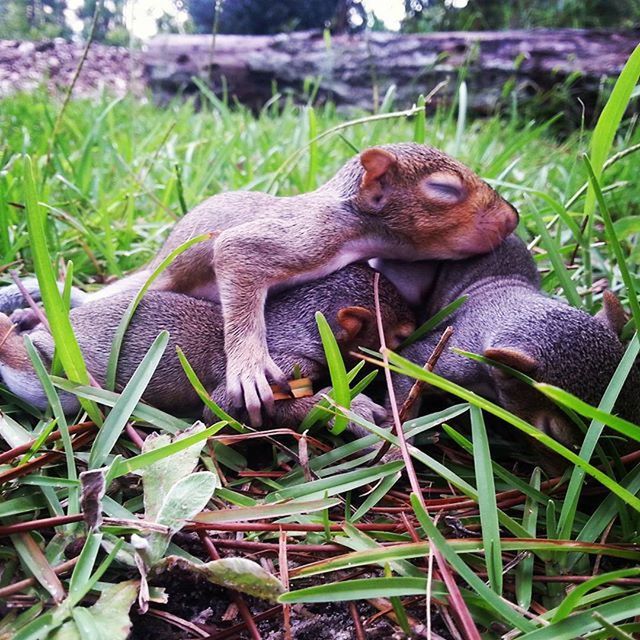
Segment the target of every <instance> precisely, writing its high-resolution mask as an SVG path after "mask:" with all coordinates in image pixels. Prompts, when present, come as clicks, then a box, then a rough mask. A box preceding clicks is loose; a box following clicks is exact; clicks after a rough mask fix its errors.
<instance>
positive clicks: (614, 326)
mask: <svg viewBox="0 0 640 640" xmlns="http://www.w3.org/2000/svg"><path fill="white" fill-rule="evenodd" d="M594 318H595V319H596V320H598V322H601V323H602V324H603V325H604V326H605V327H609V329H611V331H613V332H614V333H615V334H616V335H617V336H618V337H620V334H621V333H622V330H623V329H624V325H625V324H627V319H628V316H627V312H626V311H625V310H624V307H623V306H622V303H621V302H620V300H618V297H617V296H616V294H615V293H612V292H611V291H609V290H607V291H605V292H604V293H603V294H602V309H601V310H600V311H598V313H596V315H595V316H594Z"/></svg>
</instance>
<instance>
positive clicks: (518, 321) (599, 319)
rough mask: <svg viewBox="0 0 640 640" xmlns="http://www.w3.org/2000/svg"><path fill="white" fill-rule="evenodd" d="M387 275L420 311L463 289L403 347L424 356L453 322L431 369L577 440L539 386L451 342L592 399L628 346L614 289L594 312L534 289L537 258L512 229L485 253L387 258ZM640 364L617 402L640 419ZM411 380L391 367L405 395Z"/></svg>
mask: <svg viewBox="0 0 640 640" xmlns="http://www.w3.org/2000/svg"><path fill="white" fill-rule="evenodd" d="M386 266H387V267H388V269H387V273H388V274H389V275H390V279H391V280H392V282H394V283H395V282H398V283H399V284H402V285H403V286H402V287H401V289H402V290H403V291H404V292H405V293H407V292H409V293H408V295H409V297H410V298H412V302H413V303H416V302H417V301H418V300H419V299H420V297H421V296H422V299H423V310H424V312H425V316H426V317H431V316H432V315H433V314H434V313H435V312H437V311H438V310H440V309H442V308H443V307H445V306H446V305H448V304H449V303H451V302H453V301H454V300H456V299H457V298H459V297H460V296H463V295H466V296H468V299H467V300H466V302H464V303H463V304H462V306H461V307H459V308H458V309H457V310H456V311H455V312H454V313H453V314H452V315H451V316H450V317H448V318H446V319H445V320H444V321H443V323H442V324H441V326H439V327H437V328H435V330H434V331H432V332H431V333H430V334H428V335H427V336H426V337H425V338H423V339H422V340H420V341H418V342H416V343H414V344H413V345H411V346H409V347H407V348H406V349H405V350H404V351H403V352H402V355H403V356H404V357H406V358H408V359H409V360H412V361H413V362H416V363H419V364H421V365H422V364H424V363H425V362H426V361H427V359H428V358H429V356H430V355H431V353H432V352H433V349H434V348H435V346H436V344H437V343H438V340H439V338H440V336H441V334H442V331H443V329H444V327H445V326H447V325H451V326H452V327H453V335H452V337H451V339H450V340H449V342H448V343H447V348H446V349H445V350H444V352H443V353H442V355H441V356H440V358H439V359H438V361H437V364H436V366H435V369H434V372H435V373H437V374H439V375H441V376H443V377H445V378H447V379H449V380H452V381H453V382H456V383H458V384H460V385H462V386H464V387H465V388H466V389H469V390H472V391H476V392H477V393H479V394H481V395H483V396H485V397H489V398H490V399H492V400H495V401H497V402H498V403H499V404H500V405H502V406H503V407H504V408H505V409H508V410H509V411H511V412H512V413H514V414H515V415H517V416H519V417H521V418H523V419H524V420H526V421H527V422H529V423H530V424H532V425H534V426H535V427H537V428H538V429H540V430H541V431H543V432H545V433H547V434H548V435H551V436H552V437H554V438H556V439H557V440H559V441H560V442H562V443H563V444H565V445H573V444H575V443H576V441H577V440H576V436H577V433H576V427H575V425H573V423H572V422H571V421H570V420H569V419H568V418H567V416H566V414H565V413H564V412H563V411H561V410H560V409H559V408H558V407H557V406H556V405H555V404H553V403H552V402H551V401H549V400H547V399H546V398H545V397H544V396H543V395H542V394H541V393H539V392H538V391H537V390H535V389H534V388H532V387H531V386H529V385H527V384H526V383H524V382H521V381H519V380H517V379H516V378H515V377H513V376H511V375H509V374H508V373H506V372H504V371H503V370H501V369H498V368H497V367H491V366H488V365H486V364H483V363H481V362H477V361H475V360H470V359H469V358H466V357H464V356H462V355H459V354H457V353H455V352H454V351H452V350H451V349H452V348H453V347H457V348H459V349H462V350H464V351H470V352H473V353H478V354H481V355H485V356H486V357H488V358H491V359H492V360H495V361H497V362H499V363H501V364H505V365H508V366H509V367H512V368H513V369H516V370H518V371H520V372H522V373H524V374H526V375H528V376H530V377H531V378H533V379H535V380H536V381H539V382H546V383H549V384H553V385H556V386H558V387H561V388H562V389H565V390H566V391H569V392H570V393H572V394H574V395H576V396H578V397H579V398H581V399H582V400H584V401H585V402H588V403H589V404H591V405H596V406H597V405H598V403H599V402H600V399H601V398H602V394H603V393H604V391H605V389H606V387H607V385H608V383H609V381H610V380H611V377H612V375H613V373H614V371H615V370H616V367H617V365H618V364H619V362H620V359H621V358H622V355H623V352H624V349H623V346H622V343H621V342H620V340H619V338H618V335H619V333H620V331H621V328H622V326H623V325H624V322H625V313H624V310H623V309H622V306H621V305H620V302H619V301H618V300H617V298H616V297H615V296H614V295H613V294H611V293H608V294H605V297H604V308H603V310H602V311H601V312H600V313H599V314H597V315H596V316H595V317H593V316H590V315H589V314H587V313H585V312H584V311H580V310H578V309H575V308H573V307H571V306H569V305H568V304H566V303H563V302H560V301H558V300H554V299H552V298H550V297H548V296H547V295H545V294H543V293H542V292H541V291H540V280H539V276H538V272H537V269H536V265H535V262H534V260H533V258H532V256H531V254H530V253H529V251H528V250H527V247H526V245H525V244H524V243H523V242H522V241H521V240H520V239H519V238H517V237H516V236H515V235H512V236H510V237H509V238H507V239H506V240H505V241H504V242H503V243H502V244H501V245H500V247H498V248H497V249H496V250H494V251H493V252H492V253H491V254H487V255H485V256H481V257H476V258H471V259H467V260H462V261H460V262H450V263H441V264H436V263H432V262H425V263H413V264H404V265H403V264H401V263H393V264H388V265H386ZM639 383H640V373H639V372H638V369H637V368H636V369H634V370H632V372H631V374H630V376H629V377H628V379H627V382H626V384H625V386H624V387H623V389H622V392H621V394H620V396H619V398H618V402H617V404H616V408H615V410H616V412H617V413H619V414H620V415H622V416H623V417H625V418H627V419H628V420H631V421H632V422H635V423H640V393H638V388H640V384H639ZM412 384H413V380H412V379H410V378H407V377H405V376H396V378H395V379H394V388H395V390H396V394H397V400H398V402H399V403H402V402H403V401H404V400H405V398H406V397H407V395H408V393H409V390H410V389H411V386H412Z"/></svg>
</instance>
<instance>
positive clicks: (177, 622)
mask: <svg viewBox="0 0 640 640" xmlns="http://www.w3.org/2000/svg"><path fill="white" fill-rule="evenodd" d="M147 614H148V615H150V616H153V617H154V618H158V619H160V620H163V621H164V622H166V623H167V624H170V625H172V626H174V627H177V628H178V629H182V630H183V631H188V632H189V633H194V634H196V635H197V636H200V637H201V638H208V637H209V633H208V632H207V631H204V630H203V629H201V628H200V627H199V626H198V625H197V624H194V623H193V622H189V620H184V619H183V618H180V617H178V616H176V615H174V614H173V613H169V612H168V611H161V610H160V609H151V608H149V609H147Z"/></svg>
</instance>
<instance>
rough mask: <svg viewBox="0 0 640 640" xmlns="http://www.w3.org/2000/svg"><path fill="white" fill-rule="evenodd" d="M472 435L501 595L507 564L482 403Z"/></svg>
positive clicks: (489, 556) (490, 558)
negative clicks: (501, 543) (501, 539)
mask: <svg viewBox="0 0 640 640" xmlns="http://www.w3.org/2000/svg"><path fill="white" fill-rule="evenodd" d="M471 435H472V439H473V464H474V468H475V472H476V486H477V488H478V507H479V509H480V524H481V525H482V541H483V543H484V554H485V562H486V565H487V574H488V576H489V584H490V585H491V588H492V589H493V590H494V591H495V592H496V593H497V594H498V595H501V594H502V571H503V566H502V549H501V547H500V525H499V523H498V505H497V502H496V487H495V483H494V481H493V468H492V465H491V451H490V450H489V438H488V437H487V430H486V428H485V425H484V419H483V417H482V411H481V410H480V409H479V408H478V407H471Z"/></svg>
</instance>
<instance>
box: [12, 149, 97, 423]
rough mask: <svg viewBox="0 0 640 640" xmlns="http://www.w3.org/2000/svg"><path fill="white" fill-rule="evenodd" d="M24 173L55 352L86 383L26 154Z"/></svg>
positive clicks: (89, 406) (93, 409)
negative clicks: (56, 276)
mask: <svg viewBox="0 0 640 640" xmlns="http://www.w3.org/2000/svg"><path fill="white" fill-rule="evenodd" d="M23 177H24V200H25V208H26V215H27V229H28V232H29V243H30V248H31V253H32V255H33V263H34V267H35V272H36V277H37V278H38V285H39V286H40V293H41V297H42V302H43V303H44V308H45V311H46V314H47V319H48V320H49V325H50V328H51V334H52V335H53V339H54V342H55V345H56V353H57V354H58V355H59V357H60V362H61V363H62V366H63V368H64V371H65V373H66V375H67V377H68V378H69V379H70V380H72V381H73V382H79V383H81V384H89V374H88V372H87V368H86V366H85V363H84V358H83V357H82V352H81V351H80V347H79V346H78V342H77V340H76V337H75V335H74V333H73V329H72V327H71V321H70V320H69V316H68V314H67V313H65V310H64V304H63V302H62V297H61V295H60V291H59V290H58V286H57V284H56V278H55V274H54V271H53V261H52V260H51V256H50V254H49V249H48V246H47V239H46V233H45V218H44V211H43V209H42V207H40V205H39V204H38V194H37V191H36V184H35V179H34V176H33V167H32V164H31V158H30V157H29V156H25V157H24V163H23ZM81 402H82V406H83V407H84V409H85V410H86V412H87V413H88V414H89V416H90V417H91V419H92V420H93V421H94V422H95V423H96V424H98V425H100V424H102V416H101V414H100V411H99V410H98V407H97V406H96V405H95V403H93V402H91V401H88V400H82V401H81Z"/></svg>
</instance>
